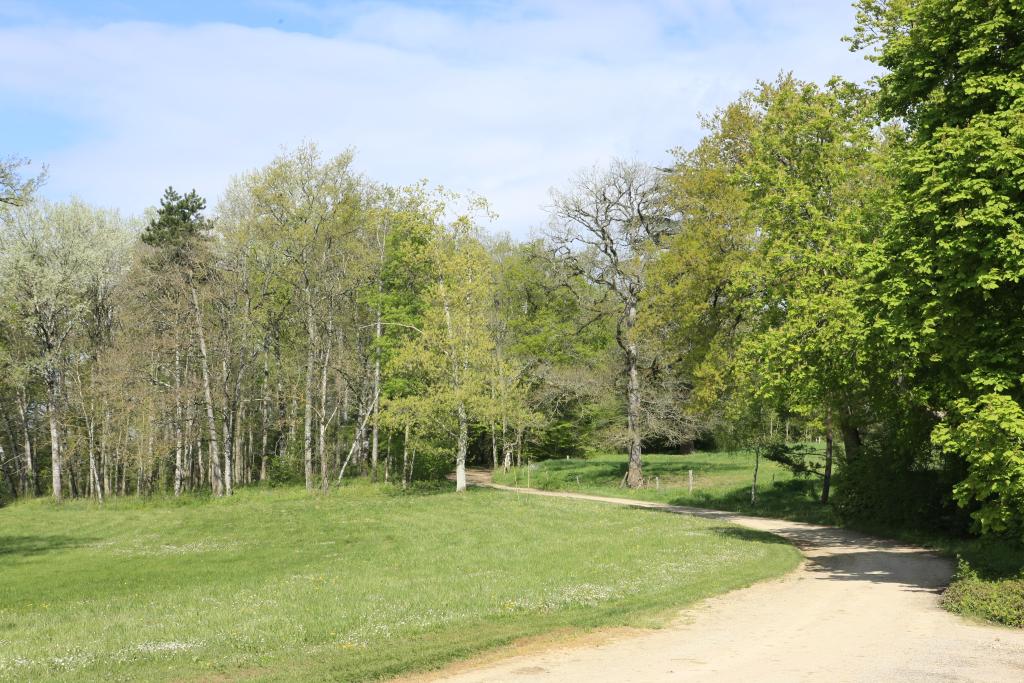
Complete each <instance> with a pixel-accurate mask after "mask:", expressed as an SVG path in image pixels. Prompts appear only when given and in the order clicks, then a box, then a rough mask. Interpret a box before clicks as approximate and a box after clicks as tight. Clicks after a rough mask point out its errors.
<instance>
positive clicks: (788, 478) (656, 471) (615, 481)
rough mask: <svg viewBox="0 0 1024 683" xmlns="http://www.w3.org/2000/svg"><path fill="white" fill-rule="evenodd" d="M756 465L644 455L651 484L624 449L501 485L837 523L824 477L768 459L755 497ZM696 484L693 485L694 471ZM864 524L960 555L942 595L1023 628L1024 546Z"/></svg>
mask: <svg viewBox="0 0 1024 683" xmlns="http://www.w3.org/2000/svg"><path fill="white" fill-rule="evenodd" d="M753 469H754V456H753V454H752V453H749V452H744V451H738V452H723V453H703V452H701V453H692V454H689V455H645V456H644V477H645V479H646V484H647V485H646V486H645V487H644V488H640V489H627V488H623V487H620V486H619V483H620V482H621V481H622V477H623V475H624V474H625V473H626V456H624V455H604V456H599V457H596V458H591V459H588V460H546V461H543V462H540V463H536V464H534V465H533V466H532V467H530V468H527V467H522V468H518V469H516V470H513V471H509V472H497V473H496V474H495V477H494V480H495V481H496V482H498V483H501V484H509V485H516V484H517V485H520V486H525V485H526V484H527V482H529V484H530V485H531V486H533V487H535V488H541V489H549V490H567V491H582V492H585V493H592V494H597V495H611V496H616V497H619V498H637V499H641V500H653V501H659V502H664V503H672V504H674V505H695V506H698V507H706V508H712V509H717V510H729V511H735V512H742V513H744V514H749V515H761V516H765V517H779V518H782V519H792V520H797V521H803V522H812V523H816V524H832V525H835V524H837V523H838V521H839V520H837V519H836V516H835V514H834V512H833V510H832V508H831V507H829V506H827V505H822V504H821V503H820V502H818V497H819V496H820V494H821V488H820V487H821V485H820V483H819V482H818V481H808V480H804V479H799V478H794V477H793V475H792V474H791V473H790V472H789V471H788V470H786V469H785V468H783V467H781V466H780V465H777V464H775V463H773V462H767V461H765V460H763V459H762V461H761V465H760V471H759V474H758V482H759V483H758V494H757V501H758V502H757V504H756V505H751V503H750V485H751V481H752V476H753ZM690 470H693V473H694V487H693V491H692V493H691V492H690V490H689V471H690ZM858 528H859V529H860V530H861V531H867V532H870V533H875V534H878V535H880V536H888V537H892V538H899V539H902V540H904V541H908V542H911V543H916V544H919V545H923V546H926V547H930V548H934V549H936V550H938V551H941V552H943V553H946V554H948V555H951V556H954V557H958V558H960V560H961V563H960V564H961V569H960V571H959V572H958V574H957V577H956V579H955V580H954V581H953V583H952V584H951V586H950V588H949V590H948V591H947V592H946V593H945V595H944V596H943V601H942V604H943V606H944V607H945V608H946V609H948V610H950V611H951V612H956V613H958V614H963V615H965V616H969V617H974V618H978V619H983V620H986V621H992V622H996V623H1000V624H1004V625H1007V626H1015V627H1024V546H1022V545H1021V543H1020V541H1019V540H1018V541H1014V540H1012V539H1004V538H949V537H942V536H938V535H936V534H935V533H922V532H919V531H917V530H914V529H902V528H895V527H893V528H862V527H858Z"/></svg>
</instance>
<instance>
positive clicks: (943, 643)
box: [434, 477, 1024, 683]
mask: <svg viewBox="0 0 1024 683" xmlns="http://www.w3.org/2000/svg"><path fill="white" fill-rule="evenodd" d="M478 483H486V477H478ZM520 493H521V494H526V493H527V492H526V491H521V492H520ZM529 493H532V494H533V495H540V496H547V497H563V498H574V499H585V500H603V501H604V502H608V503H616V504H620V505H627V506H633V507H636V506H645V507H649V508H652V509H661V510H663V511H670V512H676V513H681V516H680V517H679V518H680V519H688V518H692V517H690V515H694V516H697V517H699V518H703V519H712V520H717V521H730V522H734V523H737V524H741V525H743V526H745V527H748V528H750V529H753V530H757V531H768V532H771V533H773V534H778V535H780V536H782V537H784V538H787V539H789V540H791V541H792V542H794V543H796V544H797V545H799V546H800V548H801V549H802V550H803V552H804V554H805V555H806V556H807V562H806V563H805V564H804V565H803V566H802V567H801V568H800V569H799V570H798V571H796V572H794V573H792V574H789V575H788V576H786V577H785V578H782V579H780V580H777V581H770V582H765V583H760V584H757V585H755V586H752V587H749V588H746V589H743V590H738V591H734V592H732V593H729V594H728V595H723V596H720V597H715V598H711V599H710V600H707V601H704V602H703V603H701V604H700V605H698V606H696V607H695V608H693V609H689V610H686V611H684V612H683V613H682V614H681V615H680V616H679V618H677V620H676V621H675V622H673V623H672V624H671V625H669V626H668V627H667V628H664V629H659V630H655V631H650V632H647V633H643V634H640V635H633V636H629V637H623V638H618V639H613V640H611V641H610V642H606V643H603V644H598V645H590V644H583V645H581V646H578V647H573V646H572V644H569V645H568V646H565V647H560V648H557V649H552V650H548V651H544V652H539V653H538V652H532V653H527V654H524V655H520V656H515V657H511V658H508V659H505V660H502V661H499V662H497V663H492V664H484V665H481V666H466V665H462V666H457V667H454V668H453V669H451V670H450V671H449V672H447V674H442V675H438V676H435V677H434V678H435V679H443V680H446V681H451V682H453V683H477V682H479V683H483V682H485V681H486V682H488V683H492V682H495V681H517V682H519V683H528V682H529V681H588V683H601V682H603V681H608V682H609V683H611V682H614V683H630V682H639V681H652V682H653V681H708V680H714V681H751V680H758V681H787V682H788V681H802V680H808V681H809V680H822V679H827V680H830V681H892V680H896V681H936V680H943V681H1008V682H1016V681H1020V680H1021V679H1022V678H1024V632H1021V631H1019V630H1011V629H1008V628H1002V627H997V626H989V625H986V624H982V623H977V622H972V621H968V620H966V619H963V618H960V617H957V616H955V615H952V614H950V613H948V612H945V611H944V610H942V609H941V608H940V607H939V605H938V593H939V591H940V590H941V588H942V587H943V586H945V585H946V584H947V583H948V581H949V579H950V576H951V574H952V569H953V567H952V563H951V562H950V561H949V560H948V559H946V558H943V557H940V556H937V555H934V554H932V553H930V552H928V551H926V550H924V549H921V548H916V547H913V546H907V545H901V544H898V543H894V542H890V541H883V540H880V539H876V538H872V537H870V536H866V535H863V534H859V533H856V532H852V531H848V530H845V529H834V528H830V527H822V526H817V525H812V524H803V523H800V522H791V521H784V520H777V519H766V518H761V517H757V518H755V517H744V516H741V515H736V514H731V513H719V512H711V511H707V510H698V509H688V508H682V507H675V508H670V507H669V506H666V505H664V504H659V503H650V502H638V501H636V500H629V499H621V498H620V499H612V498H597V497H594V496H586V495H583V494H572V493H564V492H548V491H532V492H529ZM665 516H666V517H667V516H670V515H665Z"/></svg>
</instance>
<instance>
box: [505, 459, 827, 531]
mask: <svg viewBox="0 0 1024 683" xmlns="http://www.w3.org/2000/svg"><path fill="white" fill-rule="evenodd" d="M691 470H692V471H693V491H692V492H690V488H689V472H690V471H691ZM625 473H626V457H625V456H624V455H619V454H615V455H600V456H597V457H593V458H589V459H587V460H545V461H543V462H540V463H535V464H534V465H533V466H532V467H531V468H529V471H528V470H527V468H526V467H522V468H518V469H516V470H512V471H509V472H500V471H499V472H497V473H496V474H495V477H494V481H495V482H497V483H500V484H508V485H516V484H518V485H520V486H525V485H526V483H527V481H529V483H530V485H531V486H533V487H535V488H541V489H548V490H567V491H585V492H586V493H593V494H598V495H610V496H618V497H627V498H638V499H641V500H651V501H658V502H662V503H671V504H673V505H694V506H697V507H706V508H714V509H717V510H730V511H735V512H742V513H745V514H753V515H761V516H766V517H781V518H784V519H795V520H801V521H807V522H816V523H819V524H831V523H834V521H835V520H834V519H833V517H832V509H831V508H830V507H828V506H825V505H821V504H820V503H819V502H818V497H819V496H820V495H821V484H820V482H819V481H817V480H815V481H810V480H806V479H799V478H794V477H793V475H792V473H790V471H789V470H787V469H785V468H783V467H782V466H780V465H777V464H775V463H773V462H771V461H768V460H765V459H764V458H762V459H761V464H760V467H759V471H758V487H757V488H758V493H757V504H756V505H751V503H750V486H751V483H752V481H753V474H754V455H753V453H750V452H747V451H736V452H723V453H703V452H699V453H691V454H689V455H657V454H652V455H644V479H645V482H646V485H645V487H644V488H641V489H634V490H630V489H627V488H624V487H622V486H620V484H621V482H622V478H623V475H624V474H625Z"/></svg>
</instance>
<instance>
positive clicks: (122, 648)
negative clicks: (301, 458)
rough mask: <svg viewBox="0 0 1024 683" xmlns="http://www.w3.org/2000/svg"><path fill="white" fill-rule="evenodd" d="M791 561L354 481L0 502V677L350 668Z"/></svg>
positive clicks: (708, 535) (591, 516) (682, 601)
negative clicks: (208, 494)
mask: <svg viewBox="0 0 1024 683" xmlns="http://www.w3.org/2000/svg"><path fill="white" fill-rule="evenodd" d="M798 561H799V554H798V553H797V551H796V550H795V549H794V548H793V547H791V546H790V545H788V544H785V543H783V542H781V541H780V540H779V539H777V538H774V537H771V536H767V535H764V534H759V533H756V532H751V531H747V530H743V529H740V528H738V527H735V526H731V525H724V524H721V523H717V522H712V521H708V520H701V519H694V518H689V517H681V516H677V515H668V514H664V513H659V512H652V511H644V510H634V509H623V508H619V507H614V506H605V505H602V504H597V503H589V502H582V501H572V500H548V499H538V498H536V497H530V496H522V497H517V496H516V495H514V494H509V493H503V492H495V491H486V490H471V491H469V492H467V493H463V494H455V493H450V492H447V490H444V491H443V492H441V490H439V489H438V490H423V491H419V492H416V493H412V494H408V493H406V494H403V493H401V492H400V491H398V490H396V489H393V488H389V487H386V486H372V485H369V484H363V483H357V484H354V485H349V486H347V487H345V488H343V489H341V490H337V491H333V492H332V493H331V494H330V495H328V496H326V497H317V498H312V499H311V498H310V497H309V496H308V494H306V493H305V491H304V490H302V489H297V488H282V489H246V490H242V491H240V492H238V493H237V494H236V495H235V496H233V497H231V498H226V499H213V498H202V497H183V498H181V499H174V498H163V497H153V498H150V499H145V498H141V499H119V500H112V501H110V502H108V503H106V504H105V505H104V506H102V507H101V506H99V505H97V504H95V503H92V502H89V501H85V500H75V501H68V502H65V503H64V504H63V505H59V506H58V505H54V504H53V503H51V502H49V501H43V500H35V501H29V502H23V503H18V504H15V505H12V506H9V507H7V508H4V509H2V510H0V680H9V681H28V680H33V681H37V680H52V681H98V680H103V681H129V680H130V681H165V680H174V681H187V680H206V681H209V680H218V681H227V680H241V679H244V680H259V681H291V680H295V681H317V680H366V679H375V678H383V677H388V676H391V675H396V674H400V673H403V672H407V671H414V670H425V669H430V668H434V667H438V666H441V665H443V664H444V663H446V662H449V661H452V660H454V659H457V658H464V657H467V656H470V655H473V654H474V653H478V652H481V651H483V650H487V649H490V648H495V647H498V646H501V645H504V644H508V643H512V642H514V641H516V640H518V639H521V638H524V637H528V636H535V635H539V634H544V633H549V632H552V631H559V632H565V633H568V634H571V633H575V632H583V631H586V630H589V629H594V628H597V627H602V626H614V625H634V626H657V625H658V624H660V623H663V622H664V620H665V619H666V618H667V616H668V615H671V614H673V613H674V611H675V610H676V609H677V608H679V607H681V606H684V605H687V604H689V603H692V602H694V601H696V600H699V599H701V598H703V597H706V596H710V595H714V594H716V593H721V592H724V591H727V590H730V589H733V588H736V587H739V586H743V585H748V584H750V583H752V582H755V581H758V580H761V579H764V578H767V577H772V576H778V575H780V574H783V573H785V572H787V571H788V570H790V569H792V568H793V567H794V566H795V565H796V564H797V562H798Z"/></svg>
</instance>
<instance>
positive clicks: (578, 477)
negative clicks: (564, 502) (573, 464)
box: [576, 474, 580, 486]
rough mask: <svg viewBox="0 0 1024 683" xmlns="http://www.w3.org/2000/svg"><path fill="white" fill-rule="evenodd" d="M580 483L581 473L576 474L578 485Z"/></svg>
mask: <svg viewBox="0 0 1024 683" xmlns="http://www.w3.org/2000/svg"><path fill="white" fill-rule="evenodd" d="M579 485H580V475H578V474H577V475H576V486H579Z"/></svg>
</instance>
